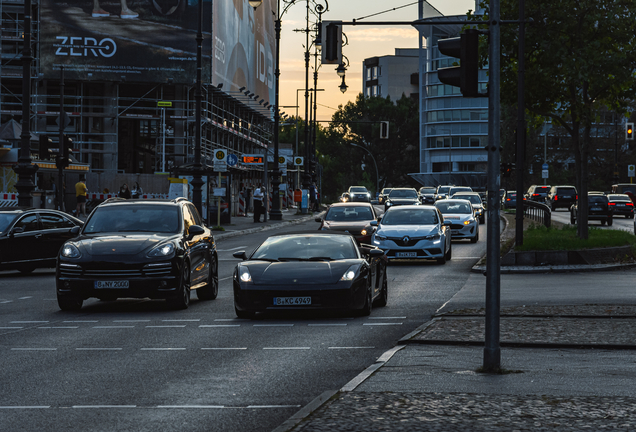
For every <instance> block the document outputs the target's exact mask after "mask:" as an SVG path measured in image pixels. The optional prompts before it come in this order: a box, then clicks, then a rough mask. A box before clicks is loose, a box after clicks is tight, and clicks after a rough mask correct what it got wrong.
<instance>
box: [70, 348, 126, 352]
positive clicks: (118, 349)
mask: <svg viewBox="0 0 636 432" xmlns="http://www.w3.org/2000/svg"><path fill="white" fill-rule="evenodd" d="M121 350H122V349H121V348H75V351H121Z"/></svg>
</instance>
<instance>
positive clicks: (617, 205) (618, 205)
mask: <svg viewBox="0 0 636 432" xmlns="http://www.w3.org/2000/svg"><path fill="white" fill-rule="evenodd" d="M616 207H625V204H616Z"/></svg>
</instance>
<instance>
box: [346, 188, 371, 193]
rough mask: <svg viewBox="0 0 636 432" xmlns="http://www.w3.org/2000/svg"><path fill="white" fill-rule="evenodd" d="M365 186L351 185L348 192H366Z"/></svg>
mask: <svg viewBox="0 0 636 432" xmlns="http://www.w3.org/2000/svg"><path fill="white" fill-rule="evenodd" d="M366 191H367V188H365V187H352V188H349V192H355V193H360V192H365V193H366Z"/></svg>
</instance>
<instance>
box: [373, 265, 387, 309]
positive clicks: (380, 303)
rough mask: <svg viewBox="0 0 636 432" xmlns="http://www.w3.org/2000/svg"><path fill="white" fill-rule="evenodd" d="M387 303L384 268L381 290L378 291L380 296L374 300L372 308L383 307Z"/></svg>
mask: <svg viewBox="0 0 636 432" xmlns="http://www.w3.org/2000/svg"><path fill="white" fill-rule="evenodd" d="M388 301H389V283H388V281H387V278H386V268H385V269H384V277H383V278H382V288H381V289H380V295H379V296H378V298H377V299H375V303H374V304H373V306H378V307H384V306H386V304H387V302H388Z"/></svg>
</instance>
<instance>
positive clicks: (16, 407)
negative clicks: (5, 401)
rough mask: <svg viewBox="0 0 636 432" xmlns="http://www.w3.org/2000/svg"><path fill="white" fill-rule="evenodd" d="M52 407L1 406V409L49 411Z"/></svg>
mask: <svg viewBox="0 0 636 432" xmlns="http://www.w3.org/2000/svg"><path fill="white" fill-rule="evenodd" d="M48 408H51V406H50V405H34V406H26V405H25V406H0V409H48Z"/></svg>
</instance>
